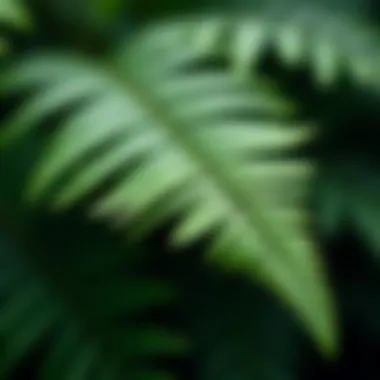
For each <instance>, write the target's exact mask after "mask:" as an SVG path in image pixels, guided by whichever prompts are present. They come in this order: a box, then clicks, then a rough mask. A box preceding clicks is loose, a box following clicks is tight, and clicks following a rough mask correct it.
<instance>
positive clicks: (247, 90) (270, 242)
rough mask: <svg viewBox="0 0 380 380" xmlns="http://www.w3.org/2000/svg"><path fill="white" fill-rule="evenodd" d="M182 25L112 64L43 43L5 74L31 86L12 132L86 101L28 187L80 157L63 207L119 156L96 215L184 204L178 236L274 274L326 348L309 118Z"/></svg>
mask: <svg viewBox="0 0 380 380" xmlns="http://www.w3.org/2000/svg"><path fill="white" fill-rule="evenodd" d="M181 31H185V32H184V33H183V34H182V33H181ZM187 32H188V29H187V27H186V26H184V27H183V28H181V27H180V28H178V27H174V28H173V27H172V25H168V24H165V25H164V26H163V27H160V26H158V27H157V28H153V30H150V31H148V32H147V33H145V34H142V36H141V38H137V39H136V40H135V41H134V42H131V43H129V44H127V46H126V47H123V48H122V49H121V51H120V52H119V53H117V54H116V55H115V57H114V58H113V59H112V60H110V61H109V62H106V63H103V64H96V63H91V62H87V61H86V60H83V59H80V58H77V57H69V56H67V55H66V56H59V57H47V56H40V57H37V58H36V59H32V60H29V61H27V62H24V63H22V64H20V65H19V66H18V67H14V68H13V69H12V70H11V71H10V72H7V73H6V81H5V82H6V83H5V85H4V86H5V87H4V88H5V89H6V90H13V91H16V89H17V90H22V89H23V88H29V87H34V88H35V91H34V93H33V96H32V98H31V99H30V100H29V101H28V102H27V103H26V104H24V105H23V107H22V108H21V109H20V110H19V114H18V115H16V116H15V118H14V119H13V121H12V122H11V123H10V125H9V128H8V131H7V132H6V134H8V136H4V139H5V138H6V137H7V138H10V137H12V136H13V137H15V136H16V135H17V134H22V133H24V132H25V131H27V130H28V129H31V128H32V127H33V126H35V125H38V123H39V121H40V120H41V118H43V117H44V116H46V115H48V114H52V113H54V112H55V111H57V110H60V109H62V108H65V109H66V110H68V109H69V108H70V106H71V105H73V103H75V102H76V101H77V100H81V103H80V104H81V105H79V106H77V107H75V109H73V110H72V112H68V114H67V117H66V118H65V120H64V121H63V122H62V125H61V126H60V128H59V131H58V132H57V134H56V135H55V136H54V137H53V139H52V143H51V145H50V147H49V148H48V149H47V151H46V153H45V154H44V155H43V158H42V161H41V163H40V165H38V168H37V171H36V175H35V177H34V180H33V181H32V185H31V188H30V192H29V197H30V199H36V198H40V197H42V196H44V195H45V194H46V192H47V191H48V190H49V189H50V188H51V186H52V185H53V184H55V183H57V181H58V180H59V179H60V178H61V177H62V175H63V174H65V173H67V172H68V171H70V170H71V169H72V168H73V167H74V166H75V165H77V164H79V163H81V167H80V170H79V171H76V173H74V174H72V175H71V177H70V180H68V181H65V184H64V185H63V187H62V186H60V188H59V189H58V190H56V191H54V197H53V203H54V205H55V207H57V208H63V207H67V206H70V205H71V204H73V203H75V202H76V201H78V200H80V199H81V198H82V197H83V196H85V195H86V194H89V193H90V192H91V191H92V190H93V189H95V188H97V186H98V185H99V184H101V183H104V182H105V180H107V179H108V178H109V177H110V176H111V175H112V174H114V173H116V172H117V173H120V171H123V168H124V169H125V175H124V176H123V178H121V179H120V180H119V182H118V183H117V185H115V187H114V188H112V189H110V190H109V191H108V192H107V194H106V195H105V196H104V197H103V198H101V199H99V201H98V202H96V204H94V205H93V208H92V210H91V214H92V215H101V216H103V217H107V218H108V220H110V221H117V223H118V224H120V223H121V224H128V223H129V222H131V221H136V220H139V228H140V229H141V230H149V229H150V228H153V227H155V226H157V225H159V224H161V223H163V222H164V221H165V220H167V219H168V218H170V217H172V216H174V215H176V216H179V217H180V220H179V222H178V224H177V226H176V229H175V231H173V234H172V240H173V242H175V243H177V244H188V243H191V242H193V241H194V240H196V239H199V238H202V237H205V236H206V235H208V234H209V233H212V235H213V237H212V239H211V241H210V245H209V251H208V254H209V255H210V256H211V257H213V258H215V260H218V261H219V262H224V263H225V264H226V266H227V267H228V268H233V269H238V270H240V271H242V272H246V273H247V274H249V275H250V276H253V277H254V278H258V279H260V280H263V281H264V282H265V283H266V284H268V285H270V286H271V287H272V288H273V289H275V290H276V291H277V292H278V293H279V294H280V295H281V296H282V297H283V298H284V299H285V300H286V301H287V302H288V303H290V304H291V305H292V306H293V308H295V309H296V310H297V312H298V314H299V316H300V317H301V319H302V320H303V321H304V322H305V324H306V325H307V326H308V328H309V329H310V330H311V332H312V334H313V336H314V337H315V339H316V341H317V342H318V343H319V344H320V346H321V347H323V348H324V349H325V350H331V349H333V347H334V345H335V343H336V326H335V317H334V310H333V306H332V300H331V294H330V291H329V288H328V286H327V284H326V279H325V277H324V273H323V268H322V266H321V265H320V262H319V259H318V255H317V253H316V252H315V251H316V249H315V247H314V244H313V243H312V242H311V241H310V237H309V235H308V234H307V231H308V229H309V223H308V216H307V215H305V214H307V213H306V211H305V209H304V204H303V203H304V198H305V195H306V194H307V189H308V183H309V179H310V178H311V177H312V176H313V171H314V168H313V165H312V164H311V163H310V162H307V161H305V160H303V159H300V158H295V157H293V158H291V155H290V152H291V151H292V150H294V149H297V148H298V147H300V146H303V144H304V143H305V142H306V141H309V139H310V138H311V137H312V136H313V133H314V131H313V129H312V128H310V126H308V125H307V124H305V123H304V122H302V121H300V120H297V119H296V118H295V116H294V115H293V114H292V111H291V107H289V105H288V104H287V103H286V102H285V101H284V100H283V99H282V98H281V97H280V96H279V95H278V94H276V93H275V92H273V91H271V90H270V89H269V88H267V87H266V85H265V84H263V83H261V82H260V81H259V80H257V79H255V80H253V81H252V82H251V83H249V84H248V83H245V82H243V81H240V80H239V79H237V78H236V77H235V76H233V75H231V73H230V72H229V71H228V70H225V69H217V68H215V67H213V68H210V64H204V63H205V61H210V58H212V57H209V56H208V55H207V54H206V55H205V54H204V52H203V50H202V49H199V48H198V47H192V45H191V44H189V43H188V40H186V39H187V38H188V33H187ZM209 63H210V62H209ZM89 153H91V155H92V158H91V159H89V158H88V155H87V154H89ZM94 154H95V155H96V158H95V159H94V158H93V156H94ZM86 157H87V159H86ZM83 160H84V161H85V162H84V163H83ZM133 165H134V171H133V173H132V174H127V173H128V171H127V167H131V166H133ZM58 182H59V181H58ZM135 224H136V223H135Z"/></svg>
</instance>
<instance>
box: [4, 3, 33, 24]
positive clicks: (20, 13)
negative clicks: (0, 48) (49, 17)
mask: <svg viewBox="0 0 380 380" xmlns="http://www.w3.org/2000/svg"><path fill="white" fill-rule="evenodd" d="M0 24H9V25H12V26H15V27H17V28H21V29H24V28H29V27H30V18H29V15H28V13H27V11H26V10H25V8H24V6H23V4H22V1H20V0H0Z"/></svg>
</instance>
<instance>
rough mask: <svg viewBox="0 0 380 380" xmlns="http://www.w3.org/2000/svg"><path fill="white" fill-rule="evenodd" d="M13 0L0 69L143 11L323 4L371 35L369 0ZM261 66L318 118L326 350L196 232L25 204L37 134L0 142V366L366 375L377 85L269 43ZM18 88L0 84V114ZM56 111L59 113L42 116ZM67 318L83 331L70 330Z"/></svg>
mask: <svg viewBox="0 0 380 380" xmlns="http://www.w3.org/2000/svg"><path fill="white" fill-rule="evenodd" d="M16 3H17V4H16ZM19 6H21V3H20V4H18V2H16V0H0V23H1V26H0V36H1V37H0V38H1V40H0V51H3V56H2V63H1V69H3V68H4V69H5V67H8V66H9V65H11V64H12V62H13V61H14V60H17V59H18V58H19V57H23V56H26V55H28V53H30V52H36V51H40V50H46V49H48V50H57V49H64V50H66V51H77V52H79V53H85V54H88V55H89V56H91V57H98V58H101V57H102V56H103V55H104V54H106V53H107V52H108V51H110V50H112V48H113V47H114V46H116V45H118V44H119V42H120V41H122V40H123V39H124V36H125V35H128V34H129V33H131V32H132V31H135V30H138V29H139V28H141V27H142V26H143V25H147V24H149V23H151V22H152V21H153V20H159V19H161V18H162V17H166V16H179V15H186V14H188V13H197V12H201V13H206V12H216V11H218V12H227V13H232V12H237V13H238V14H239V12H242V13H244V14H247V13H248V12H252V14H256V13H257V12H258V11H260V10H261V11H262V10H264V11H266V12H272V13H271V14H276V15H277V14H281V13H282V12H285V11H286V12H288V14H293V12H298V11H299V10H300V9H304V10H306V11H308V12H310V13H315V12H320V13H318V15H319V14H320V15H321V16H318V18H317V20H316V22H317V23H318V24H319V25H320V28H321V29H323V28H325V27H326V20H327V18H324V17H323V14H324V12H327V13H328V14H330V13H331V14H333V15H334V17H337V18H338V19H340V17H341V16H342V17H343V16H345V17H349V18H352V19H355V20H360V22H361V23H362V24H364V25H365V26H368V27H369V28H370V30H371V32H372V33H373V36H375V37H376V38H377V36H378V35H379V33H380V6H379V4H378V2H376V1H373V0H344V1H343V0H340V1H338V0H334V1H332V0H324V1H321V0H292V1H289V0H192V1H187V0H183V1H178V0H177V1H174V0H140V1H125V0H54V1H52V0H35V1H32V0H31V1H29V2H26V4H25V9H24V8H18V7H19ZM26 12H27V13H26ZM26 14H28V16H26ZM353 34H354V31H353ZM343 38H344V39H348V40H349V39H350V38H352V35H350V34H349V33H348V34H347V35H344V36H343ZM1 41H4V43H2V42H1ZM5 41H6V42H5ZM5 44H6V45H5ZM1 46H4V47H5V46H6V49H5V48H4V49H2V48H1ZM378 46H379V47H380V44H379V45H378ZM375 53H376V52H375ZM348 59H350V57H349V58H348ZM352 59H354V57H352ZM260 70H262V73H263V75H264V74H265V75H270V76H271V77H272V78H275V80H276V82H277V84H278V85H279V86H280V87H281V88H285V89H286V93H287V94H288V95H289V97H290V98H292V99H294V100H295V101H296V103H297V105H298V106H299V108H300V109H301V111H302V113H303V114H304V115H306V117H310V118H312V119H313V120H317V121H318V122H320V121H321V120H322V121H321V125H323V126H324V127H325V128H323V130H322V138H321V139H320V140H318V144H316V145H315V146H313V147H312V154H313V155H315V157H317V158H318V160H319V163H320V166H319V169H320V170H319V173H318V178H317V181H316V183H315V184H314V186H313V189H312V190H313V191H312V196H311V203H312V206H311V207H312V209H313V213H314V214H315V216H316V220H317V238H318V241H319V243H320V245H321V246H322V250H321V251H322V254H323V258H324V260H325V262H326V266H327V268H328V273H329V277H330V278H331V280H332V284H333V286H332V288H333V290H334V293H335V298H336V303H337V308H338V311H339V315H340V325H341V329H342V334H341V336H342V338H341V342H340V346H341V347H340V350H339V354H338V355H337V356H336V357H335V358H334V359H330V360H326V359H325V358H322V357H321V355H320V353H319V352H318V351H317V350H316V349H315V347H314V346H313V344H312V342H311V341H310V339H309V338H308V337H307V336H305V335H306V334H305V333H304V331H303V329H302V327H301V326H300V325H299V323H297V321H296V320H295V318H294V317H293V315H292V313H290V312H289V310H287V309H286V308H284V307H283V305H282V304H280V303H279V302H278V301H277V299H276V298H275V297H273V295H272V294H271V293H270V292H267V290H266V289H265V288H262V287H260V286H258V285H256V284H254V283H252V282H248V281H245V280H244V279H243V278H241V277H240V276H239V275H233V276H232V275H226V274H225V273H224V272H223V271H220V270H218V269H216V268H215V267H214V266H209V265H207V264H205V263H204V262H203V260H202V257H201V254H200V252H202V251H203V249H204V242H203V241H201V242H198V243H194V244H193V245H192V246H190V247H188V248H186V249H182V250H181V254H180V255H179V254H177V252H175V254H173V252H172V251H171V250H169V249H168V247H167V244H166V243H165V242H166V236H167V235H168V231H169V230H170V229H171V227H170V226H165V227H163V228H162V229H158V230H155V231H154V233H152V234H151V235H149V237H147V238H146V239H144V240H143V242H142V243H141V244H140V243H139V244H138V245H136V244H135V243H130V242H129V240H128V239H127V241H126V239H125V237H126V236H125V234H123V233H120V232H115V231H110V230H109V229H108V228H106V226H105V225H104V224H99V223H95V222H93V221H89V220H88V219H87V218H85V217H84V215H85V213H84V211H83V210H84V209H85V207H86V202H82V203H80V204H78V205H76V207H75V208H72V209H70V210H69V211H65V212H63V213H61V214H55V213H52V212H50V211H48V210H46V209H43V208H38V209H36V208H32V207H31V206H30V205H29V204H28V203H27V202H25V198H24V196H23V194H24V189H25V186H26V183H27V179H28V176H29V174H30V172H31V170H32V166H33V163H34V162H35V161H36V159H37V157H38V155H39V152H40V151H41V149H42V147H43V145H44V143H45V141H46V140H44V138H43V136H41V135H38V134H37V135H32V136H28V138H26V139H23V140H22V141H20V142H18V143H17V144H15V145H14V146H12V147H11V149H3V150H1V151H0V181H1V182H0V262H1V266H0V268H1V269H0V270H1V277H0V286H1V289H0V306H1V307H2V308H3V309H2V310H5V309H6V310H7V313H5V312H0V378H1V379H6V378H10V379H24V378H28V379H34V378H36V379H37V378H38V379H39V378H41V379H44V380H45V379H46V380H49V379H57V380H58V379H62V380H82V379H83V380H87V379H94V380H97V379H104V380H113V379H119V378H127V376H130V378H131V379H133V380H134V379H136V380H139V379H141V380H156V379H157V380H159V379H166V378H168V379H169V378H171V376H173V377H174V378H178V379H181V380H182V379H183V380H186V379H189V380H190V379H204V380H216V379H218V380H255V379H258V380H267V379H268V380H302V379H308V380H313V379H321V378H325V379H334V380H339V379H342V380H343V379H344V380H348V379H355V380H356V379H363V380H366V379H376V378H378V377H379V374H380V364H379V361H378V355H379V354H380V303H379V294H380V266H379V260H380V232H379V229H378V226H379V225H380V204H379V200H380V198H379V190H380V171H379V159H380V156H379V149H378V146H379V142H380V134H379V131H378V124H379V121H380V115H379V112H378V110H379V105H378V102H379V95H378V91H372V90H373V89H371V91H369V90H367V88H363V87H362V86H358V85H357V84H356V83H353V81H352V80H351V79H350V78H348V77H345V76H344V75H342V77H341V78H340V79H339V83H338V84H336V85H335V86H334V87H333V88H329V89H328V90H324V89H323V90H321V89H320V88H319V87H318V86H315V83H314V82H313V78H312V74H311V73H310V70H305V69H303V68H302V69H289V68H287V67H285V66H284V65H281V64H280V63H278V61H276V59H275V58H274V57H273V54H271V53H270V52H269V53H268V54H267V56H265V59H263V60H262V62H261V66H260ZM373 79H374V80H373V82H375V83H376V82H377V81H376V78H373ZM375 90H376V89H375ZM20 101H23V99H14V98H13V97H9V98H8V97H7V98H4V97H2V102H1V115H2V120H6V118H7V116H8V115H9V113H11V111H12V110H13V109H14V108H15V107H17V104H19V102H20ZM62 117H64V111H63V114H61V115H55V116H54V118H53V117H52V118H50V119H49V120H46V121H44V122H45V123H46V124H47V125H48V124H49V123H50V124H53V123H56V122H58V121H59V120H60V119H62ZM332 126H334V127H332ZM105 258H106V259H105ZM28 299H31V302H28V301H27V300H28ZM57 310H58V311H57ZM41 313H42V315H44V316H46V318H47V319H48V320H47V321H42V322H41V318H40V317H41ZM54 313H59V315H60V317H59V318H58V319H54V318H53V317H51V316H52V315H55V314H54ZM49 318H50V319H49ZM49 323H50V324H49ZM107 329H109V330H110V332H109V331H108V330H107ZM45 330H46V331H45ZM111 330H112V331H111ZM44 331H45V333H43V332H44ZM57 331H58V332H59V333H57ZM77 331H80V333H81V334H85V338H83V339H79V340H78V338H77V336H78V334H77ZM10 337H11V339H10ZM120 345H121V346H122V349H120ZM31 347H33V349H32V350H31V349H30V348H31ZM53 347H54V350H53ZM62 347H63V348H62ZM60 350H61V351H60ZM113 350H114V351H113ZM120 352H122V353H123V355H120ZM88 363H95V364H92V365H89V364H88Z"/></svg>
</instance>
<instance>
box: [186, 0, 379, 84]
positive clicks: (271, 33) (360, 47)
mask: <svg viewBox="0 0 380 380" xmlns="http://www.w3.org/2000/svg"><path fill="white" fill-rule="evenodd" d="M202 19H203V20H202ZM191 22H193V26H192V32H191V31H189V34H190V33H192V35H193V38H194V40H193V43H194V44H195V45H197V46H203V48H204V49H205V50H206V51H210V50H211V51H218V52H219V53H221V54H224V55H225V56H226V57H228V59H230V60H231V62H232V64H233V65H234V66H235V68H236V70H237V71H238V72H239V73H242V74H247V75H252V71H253V72H254V69H255V68H256V67H257V65H258V64H259V63H260V62H262V59H263V57H264V54H265V53H267V52H268V51H273V52H275V53H276V55H277V57H278V58H279V59H280V60H281V62H282V63H284V64H285V65H287V66H288V67H293V68H296V67H298V68H299V67H308V68H310V69H311V71H312V73H313V78H314V79H315V81H316V83H317V84H318V85H320V86H321V87H326V86H330V85H332V84H334V83H335V82H336V81H337V79H339V77H340V76H341V75H342V74H349V75H350V76H351V78H353V80H354V81H355V82H357V83H358V84H365V85H370V84H371V85H373V82H374V81H376V78H377V73H378V68H379V66H380V55H379V54H378V50H379V46H380V43H379V40H378V37H377V31H374V30H371V29H370V28H369V27H368V26H367V25H365V24H363V25H361V24H360V22H359V20H355V19H354V18H353V17H348V16H347V15H342V14H339V16H338V15H337V14H336V13H331V12H328V11H327V9H325V8H324V7H317V6H312V5H310V4H308V5H307V6H306V7H297V9H294V8H292V7H290V8H289V9H288V10H287V11H286V10H285V9H283V10H282V12H281V13H280V12H278V11H277V10H276V9H266V10H264V11H261V12H260V13H259V14H256V15H254V16H251V15H248V16H246V15H237V16H236V17H234V16H230V15H221V16H215V17H203V18H199V19H196V18H194V19H193V20H192V21H189V23H191ZM376 85H377V86H378V85H379V83H378V81H376Z"/></svg>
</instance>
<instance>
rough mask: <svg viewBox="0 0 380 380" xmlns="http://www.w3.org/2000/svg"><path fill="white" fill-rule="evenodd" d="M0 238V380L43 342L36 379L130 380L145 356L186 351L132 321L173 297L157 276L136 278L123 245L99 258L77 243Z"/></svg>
mask: <svg viewBox="0 0 380 380" xmlns="http://www.w3.org/2000/svg"><path fill="white" fill-rule="evenodd" d="M103 242H104V240H103ZM0 243H1V248H2V249H1V255H0V262H1V266H2V268H3V270H4V271H6V273H7V274H8V275H7V276H6V277H4V278H3V279H2V283H1V286H0V300H1V307H0V339H2V342H4V344H5V347H6V350H5V352H2V355H1V361H0V376H1V378H2V379H4V378H7V377H8V376H9V375H10V374H11V373H12V371H13V369H14V368H15V367H16V366H17V365H19V362H20V361H21V360H22V359H24V357H25V356H26V355H27V354H28V353H30V352H32V351H33V350H35V349H36V348H37V347H39V346H40V345H41V343H42V342H43V343H44V344H46V343H48V344H49V353H48V354H47V356H46V357H45V358H44V359H43V360H42V365H41V368H40V374H39V377H38V378H40V379H41V380H53V379H57V380H60V379H70V380H77V379H78V380H86V379H90V378H91V379H99V380H102V379H104V378H107V379H108V380H111V379H113V380H118V379H123V378H125V376H126V374H128V375H129V377H130V378H131V379H135V380H137V379H139V378H140V373H141V372H144V371H145V370H146V365H149V364H150V360H151V358H157V357H159V356H160V355H161V356H164V355H170V356H171V355H173V354H178V353H179V352H183V350H184V349H186V342H185V340H184V339H183V338H182V337H179V336H177V335H176V334H174V333H169V332H167V331H166V330H164V329H163V328H162V327H160V326H155V325H144V324H139V323H138V322H135V319H136V317H138V316H142V315H143V313H144V312H145V311H147V310H149V309H151V308H153V307H155V306H162V305H164V304H165V303H167V302H170V301H172V299H173V297H174V296H175V294H174V292H173V290H172V289H171V288H170V287H169V286H168V285H167V284H164V283H162V282H161V281H159V280H157V279H154V278H145V277H143V276H141V277H136V268H135V265H134V264H133V262H131V259H130V257H128V255H126V254H125V252H124V250H115V249H113V250H112V252H111V251H108V256H106V255H104V251H103V250H102V249H96V248H94V247H91V244H89V243H83V241H82V243H81V244H79V246H78V248H79V249H76V248H75V247H72V250H71V251H70V252H66V253H65V254H64V255H62V252H54V254H51V252H50V254H49V252H44V251H41V252H34V251H30V252H27V251H23V250H22V249H20V248H18V247H15V246H13V245H12V244H11V243H8V242H7V241H6V240H5V239H1V241H0ZM86 244H87V245H86ZM74 245H75V244H74ZM90 248H93V249H90ZM102 248H103V246H102ZM113 248H114V247H113ZM130 249H133V248H132V247H130ZM78 251H80V252H78ZM78 253H79V255H78ZM127 253H129V252H127ZM102 263H103V265H99V264H102ZM133 273H134V274H133ZM137 363H139V364H137ZM153 372H154V370H153V369H152V373H153ZM104 373H107V375H104V377H102V376H103V375H102V374H104ZM112 373H113V374H112ZM157 374H159V372H158V373H157Z"/></svg>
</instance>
